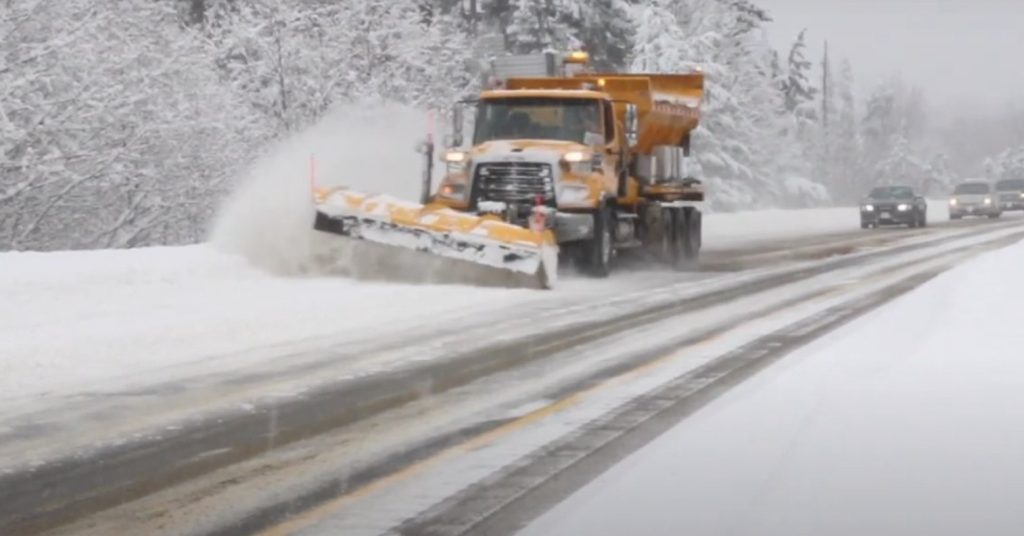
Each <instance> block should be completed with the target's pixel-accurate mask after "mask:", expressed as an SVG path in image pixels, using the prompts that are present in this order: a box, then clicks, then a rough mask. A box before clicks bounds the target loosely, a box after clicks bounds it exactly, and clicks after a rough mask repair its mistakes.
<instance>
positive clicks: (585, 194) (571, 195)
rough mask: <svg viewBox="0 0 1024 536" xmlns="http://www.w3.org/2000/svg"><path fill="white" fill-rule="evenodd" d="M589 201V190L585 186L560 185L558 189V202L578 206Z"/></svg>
mask: <svg viewBox="0 0 1024 536" xmlns="http://www.w3.org/2000/svg"><path fill="white" fill-rule="evenodd" d="M589 199H590V188H589V187H588V186H587V185H586V184H572V183H562V184H561V185H560V186H559V188H558V202H559V203H569V204H578V203H585V202H587V200H589Z"/></svg>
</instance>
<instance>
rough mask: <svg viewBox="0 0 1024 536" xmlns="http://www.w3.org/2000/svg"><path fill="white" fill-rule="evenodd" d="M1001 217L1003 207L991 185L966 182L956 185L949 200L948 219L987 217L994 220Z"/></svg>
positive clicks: (980, 182) (982, 182)
mask: <svg viewBox="0 0 1024 536" xmlns="http://www.w3.org/2000/svg"><path fill="white" fill-rule="evenodd" d="M1002 215H1003V207H1002V204H1001V203H1000V202H999V197H998V196H997V195H996V192H995V191H994V190H993V188H992V185H991V184H989V183H987V182H984V181H967V182H962V183H960V184H957V185H956V188H955V189H954V190H953V195H952V197H950V198H949V218H950V219H951V220H959V219H960V218H963V217H964V216H988V217H989V218H992V219H995V218H998V217H1000V216H1002Z"/></svg>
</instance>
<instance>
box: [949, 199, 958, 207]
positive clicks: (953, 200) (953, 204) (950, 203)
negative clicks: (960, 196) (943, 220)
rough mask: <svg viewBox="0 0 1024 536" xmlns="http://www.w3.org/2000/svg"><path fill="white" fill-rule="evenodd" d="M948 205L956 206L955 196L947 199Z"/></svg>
mask: <svg viewBox="0 0 1024 536" xmlns="http://www.w3.org/2000/svg"><path fill="white" fill-rule="evenodd" d="M949 205H950V206H953V207H955V206H956V198H955V197H954V198H953V199H950V200H949Z"/></svg>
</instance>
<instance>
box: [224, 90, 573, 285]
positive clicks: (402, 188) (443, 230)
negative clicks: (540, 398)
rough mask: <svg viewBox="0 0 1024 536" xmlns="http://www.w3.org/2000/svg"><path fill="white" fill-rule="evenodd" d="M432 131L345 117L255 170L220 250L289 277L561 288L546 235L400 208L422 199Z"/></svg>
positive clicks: (354, 113) (405, 111)
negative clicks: (422, 144)
mask: <svg viewBox="0 0 1024 536" xmlns="http://www.w3.org/2000/svg"><path fill="white" fill-rule="evenodd" d="M427 124H428V119H427V115H426V113H424V112H422V111H420V110H416V109H413V108H410V107H406V106H398V105H359V106H351V107H343V108H340V109H338V110H336V111H334V112H333V113H331V114H329V115H328V116H327V117H326V118H325V119H324V120H322V121H321V122H319V123H318V124H316V125H314V126H312V127H311V128H309V129H307V130H305V131H303V132H300V133H298V134H296V135H295V136H293V137H291V138H290V139H288V140H285V141H284V142H281V143H279V144H278V145H277V146H276V147H274V148H273V149H272V150H271V151H270V152H269V153H268V154H267V155H266V156H264V157H262V158H260V159H258V160H257V161H256V162H254V163H253V165H252V166H251V167H250V169H249V171H248V173H246V175H245V176H244V177H243V181H242V182H241V183H240V185H239V187H238V188H237V190H236V191H235V192H234V193H233V194H232V196H231V197H230V198H229V199H228V200H227V202H226V203H225V204H224V205H223V206H222V207H221V209H220V212H219V214H218V217H217V221H216V223H215V226H214V228H213V232H212V234H211V242H212V244H213V245H214V246H215V247H217V248H218V249H221V250H223V251H227V252H229V253H234V254H238V255H241V256H243V257H245V258H246V259H247V260H248V261H249V262H250V263H252V264H253V265H255V266H257V267H259V268H261V269H264V270H266V271H269V272H272V273H275V274H278V275H285V276H309V275H312V276H321V275H340V276H345V277H352V278H356V279H366V280H387V281H400V282H411V283H435V284H445V283H459V284H471V285H481V286H501V287H529V288H543V287H549V286H551V285H552V284H553V283H554V279H555V275H556V267H555V265H556V264H557V247H556V246H554V245H553V241H551V242H550V243H549V242H548V240H549V239H547V238H545V236H544V235H543V234H538V233H535V232H532V231H530V230H528V229H523V228H521V227H517V226H513V225H508V224H505V223H503V222H501V221H497V219H496V218H491V217H477V216H473V215H469V214H459V213H455V212H453V211H449V210H447V209H440V208H438V209H435V208H434V207H431V206H430V205H422V204H416V203H412V202H409V201H401V200H404V199H410V200H411V199H416V198H418V197H419V196H420V193H421V185H422V181H421V180H420V177H421V176H422V175H421V173H422V167H423V166H422V164H423V155H422V154H417V153H416V152H415V151H413V150H412V149H413V147H415V146H416V145H417V142H419V141H421V140H422V137H423V132H424V125H427ZM311 189H313V190H314V192H311V191H310V190H311ZM360 192H379V194H373V195H371V194H368V193H360ZM331 216H335V217H337V219H331ZM328 220H329V221H328ZM315 228H319V229H320V231H317V230H315ZM321 231H327V232H321Z"/></svg>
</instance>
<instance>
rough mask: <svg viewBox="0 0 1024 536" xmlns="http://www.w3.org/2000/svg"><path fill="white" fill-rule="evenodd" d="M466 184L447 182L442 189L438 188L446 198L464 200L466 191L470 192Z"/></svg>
mask: <svg viewBox="0 0 1024 536" xmlns="http://www.w3.org/2000/svg"><path fill="white" fill-rule="evenodd" d="M468 191H469V190H468V188H466V185H465V184H461V183H456V182H446V183H444V184H442V185H441V189H440V190H438V194H440V196H441V197H443V198H445V199H453V200H456V201H464V200H465V199H466V193H467V192H468Z"/></svg>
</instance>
